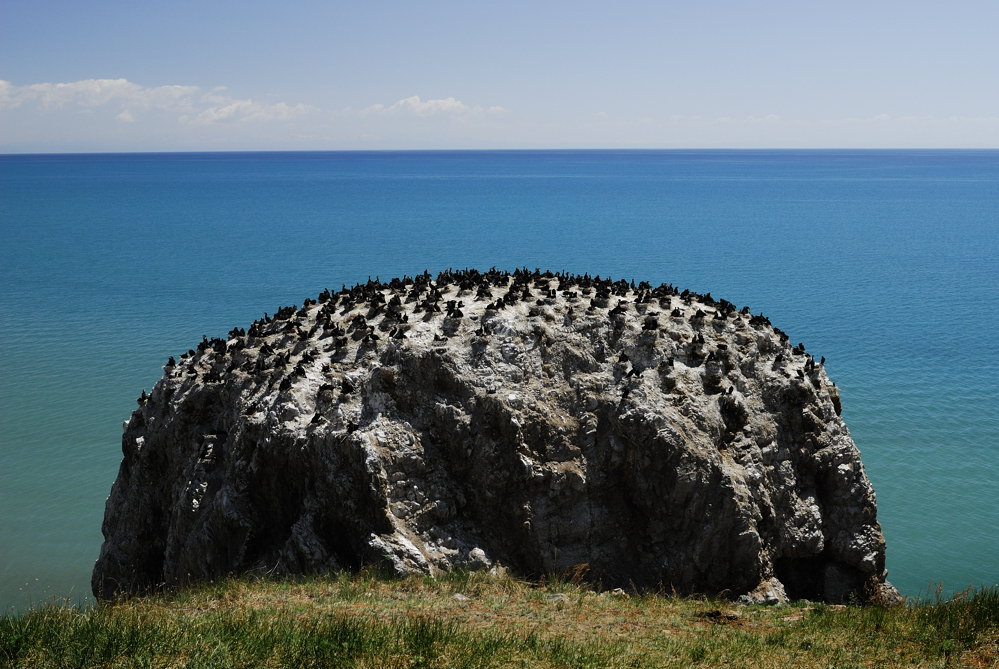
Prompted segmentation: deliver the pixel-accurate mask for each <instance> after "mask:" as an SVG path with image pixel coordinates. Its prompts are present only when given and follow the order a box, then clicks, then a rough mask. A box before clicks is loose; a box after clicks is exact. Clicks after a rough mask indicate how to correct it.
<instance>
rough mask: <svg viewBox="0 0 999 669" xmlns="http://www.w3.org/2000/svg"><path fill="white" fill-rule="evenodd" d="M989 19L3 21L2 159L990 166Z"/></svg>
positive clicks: (997, 47)
mask: <svg viewBox="0 0 999 669" xmlns="http://www.w3.org/2000/svg"><path fill="white" fill-rule="evenodd" d="M997 30H999V2H995V1H994V0H989V1H973V2H960V1H955V2H951V3H943V2H921V1H918V0H915V1H911V0H910V1H908V2H896V1H887V2H878V1H876V0H868V1H867V2H854V1H852V0H846V1H840V2H835V3H818V2H806V1H804V0H798V1H796V2H790V1H785V0H779V1H773V2H768V1H766V0H759V1H756V2H749V1H748V0H738V1H735V0H733V1H727V2H721V1H717V0H702V1H700V2H693V1H690V2H666V1H660V2H627V1H622V2H617V3H610V2H607V1H606V0H605V1H604V2H586V1H581V2H560V1H559V2H543V1H541V0H535V2H521V1H520V0H512V1H508V2H503V3H480V2H473V1H472V0H466V1H464V2H450V1H447V2H443V1H434V0H428V1H426V2H413V1H412V0H410V1H408V2H396V1H380V0H369V1H368V2H364V3H360V2H334V1H327V2H312V1H305V2H294V1H291V0H289V1H287V2H270V1H263V0H241V1H240V2H233V1H230V0H199V1H198V2H194V1H189V0H173V1H172V2H163V3H152V2H136V1H135V0H131V1H129V2H118V1H102V0H95V1H93V2H87V3H84V2H78V1H73V2H69V1H62V0H32V1H31V2H28V1H20V0H19V1H17V2H15V1H14V0H0V80H2V82H3V83H0V152H5V153H15V152H52V151H55V152H58V151H189V150H258V149H260V150H282V149H287V150H300V149H423V148H441V149H455V148H458V149H460V148H591V147H606V148H701V147H703V148H714V147H735V148H751V147H776V148H806V147H833V148H852V147H877V148H880V147H902V148H905V147H955V148H965V147H966V148H999V40H997V39H996V37H995V34H996V32H997Z"/></svg>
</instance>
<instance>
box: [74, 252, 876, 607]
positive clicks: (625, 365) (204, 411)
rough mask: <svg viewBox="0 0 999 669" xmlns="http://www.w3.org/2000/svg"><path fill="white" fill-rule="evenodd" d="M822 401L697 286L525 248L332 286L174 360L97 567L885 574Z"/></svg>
mask: <svg viewBox="0 0 999 669" xmlns="http://www.w3.org/2000/svg"><path fill="white" fill-rule="evenodd" d="M839 413H840V399H839V394H838V391H837V390H836V388H835V386H834V385H833V384H832V383H831V382H830V381H829V379H828V378H827V377H826V374H825V371H824V369H823V365H822V364H821V361H816V360H814V359H813V358H812V357H811V356H810V355H809V354H808V353H806V352H805V350H804V347H803V346H800V345H799V346H795V347H792V346H791V345H790V343H789V342H788V340H787V337H786V335H784V333H782V332H781V331H780V330H778V329H776V328H774V327H773V326H772V325H771V324H770V322H769V321H768V320H767V319H766V318H764V317H762V316H753V315H751V314H750V313H749V311H748V309H742V310H737V309H736V308H735V306H734V305H732V304H730V303H728V302H726V301H724V300H715V299H714V298H712V297H711V296H710V294H708V295H698V294H694V293H690V292H687V291H683V292H679V291H677V290H676V289H674V288H673V287H672V286H666V285H664V286H659V287H657V288H653V287H651V286H649V285H647V284H639V285H637V286H636V285H635V284H634V283H627V282H624V281H619V282H611V281H610V280H608V279H600V278H598V277H589V276H586V275H584V276H569V275H564V274H551V273H542V272H538V271H535V272H525V271H520V272H516V273H513V274H509V273H506V272H497V271H490V272H486V273H480V272H476V271H463V272H445V273H443V274H441V275H439V276H438V277H436V279H434V278H432V277H431V276H429V275H427V274H424V275H420V276H417V277H414V278H409V277H406V278H404V279H401V280H393V281H392V282H389V283H378V282H369V283H367V284H362V285H359V286H355V287H353V288H350V289H347V288H344V289H343V290H341V291H339V292H334V293H331V292H329V291H326V292H324V293H323V294H322V295H321V296H320V297H319V299H318V300H315V301H314V300H307V301H306V303H305V305H303V306H302V307H301V308H296V307H288V308H282V309H280V310H279V311H278V313H277V314H275V316H273V317H270V316H265V317H264V318H262V319H260V320H258V321H256V322H255V323H254V324H253V325H252V326H251V327H250V328H249V329H248V330H245V331H244V330H241V329H238V328H237V329H235V330H233V331H232V332H231V333H230V336H229V338H228V340H221V339H214V340H206V341H204V342H202V344H201V345H200V346H199V347H198V350H196V351H192V352H190V353H189V354H185V355H183V356H181V358H180V359H179V360H177V361H174V360H173V359H171V361H170V362H168V365H167V366H166V367H165V374H164V376H163V378H162V379H160V381H159V382H158V383H157V384H156V385H155V387H154V388H153V390H152V393H151V394H150V395H149V396H148V397H146V396H145V394H144V396H143V397H141V398H140V407H139V408H138V409H137V410H136V411H135V412H134V413H133V415H132V417H131V419H130V420H129V421H128V423H127V424H126V426H125V430H124V435H123V437H122V451H123V455H124V457H123V461H122V464H121V468H120V471H119V474H118V478H117V480H116V481H115V483H114V487H113V488H112V490H111V495H110V497H109V499H108V502H107V508H106V515H105V520H104V526H103V531H104V536H105V542H104V545H103V547H102V550H101V554H100V558H99V559H98V562H97V565H96V567H95V569H94V574H93V589H94V592H95V594H96V595H97V596H98V597H99V598H111V597H115V596H119V595H127V594H132V593H139V592H144V591H147V590H149V589H151V588H155V587H157V586H160V585H164V584H166V585H173V584H179V583H184V582H188V581H192V580H200V579H209V578H214V577H218V576H222V575H225V574H229V573H233V572H244V571H253V570H259V571H261V572H269V573H309V572H321V571H328V570H335V569H357V568H360V567H361V566H363V565H367V564H380V565H383V566H386V567H388V568H390V569H392V570H394V571H396V572H398V573H406V572H420V573H430V574H433V573H436V572H439V571H441V570H450V569H488V568H493V567H496V568H505V569H509V570H511V571H513V572H515V573H518V574H521V575H523V576H527V577H532V576H540V575H543V574H552V573H564V572H568V571H573V572H574V573H579V572H580V571H581V570H583V571H585V572H586V574H587V575H588V577H589V578H590V579H591V580H592V581H594V582H596V583H599V584H601V585H602V586H603V587H605V588H614V587H618V586H621V587H627V588H631V587H638V588H649V589H659V588H662V589H665V590H667V591H672V590H675V591H678V592H683V593H694V592H698V593H712V594H715V593H724V594H727V595H729V596H731V597H733V598H735V597H740V596H741V597H744V601H783V600H785V599H787V598H809V599H825V600H828V601H833V602H840V601H845V600H848V599H850V598H856V599H859V600H861V601H862V600H865V599H868V598H870V597H873V596H877V594H878V593H883V592H886V591H890V586H889V585H887V583H886V582H885V569H884V552H885V546H884V539H883V537H882V534H881V529H880V527H879V525H878V522H877V517H876V515H877V514H876V504H875V497H874V492H873V490H872V489H871V485H870V482H869V481H868V479H867V477H866V475H865V473H864V467H863V465H862V464H861V461H860V455H859V453H858V451H857V448H856V446H855V445H854V443H853V441H852V440H851V438H850V435H849V431H848V430H847V428H846V425H845V424H844V423H843V421H842V420H841V418H840V416H839ZM581 565H585V566H581Z"/></svg>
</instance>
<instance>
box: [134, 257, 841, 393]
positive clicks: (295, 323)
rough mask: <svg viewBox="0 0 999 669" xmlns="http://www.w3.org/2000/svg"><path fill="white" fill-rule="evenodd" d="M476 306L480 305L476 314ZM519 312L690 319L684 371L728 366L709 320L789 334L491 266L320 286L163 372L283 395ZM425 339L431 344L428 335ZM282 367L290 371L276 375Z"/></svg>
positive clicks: (722, 311) (691, 306) (758, 318)
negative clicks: (309, 380) (257, 379)
mask: <svg viewBox="0 0 999 669" xmlns="http://www.w3.org/2000/svg"><path fill="white" fill-rule="evenodd" d="M482 302H485V303H486V304H485V305H484V307H483V306H482V305H481V303H482ZM518 305H524V306H525V307H526V311H527V314H526V317H527V318H536V317H538V316H541V315H543V310H544V309H545V308H546V307H548V308H549V309H548V317H549V318H551V317H552V315H553V312H552V311H551V308H552V307H555V306H557V305H560V308H562V309H563V310H564V311H563V313H561V314H559V316H560V318H562V319H563V321H564V322H565V323H566V324H569V323H571V322H573V321H574V320H575V319H577V318H582V317H590V318H593V317H599V314H600V313H601V312H605V313H606V317H607V319H608V321H609V325H610V326H611V328H612V332H613V333H614V334H615V335H617V336H620V333H621V331H622V330H623V329H624V328H625V326H626V324H627V322H628V316H629V314H632V313H633V314H636V316H637V317H638V319H637V320H640V323H641V325H640V328H639V332H640V333H641V334H644V335H648V336H653V337H654V336H657V335H658V333H660V332H668V331H669V329H670V324H669V323H667V324H666V325H664V324H663V322H662V319H667V321H668V320H673V321H682V320H683V319H689V322H690V324H691V325H692V326H693V327H694V328H695V330H696V331H697V332H696V334H695V335H694V337H693V338H692V339H691V340H690V341H689V342H687V343H686V344H685V345H684V346H682V347H680V348H679V349H678V351H677V354H678V355H682V358H681V360H683V362H684V363H685V364H687V365H688V366H699V365H702V364H716V365H718V364H721V365H722V366H725V364H727V361H728V357H727V348H728V347H727V345H726V344H725V343H722V342H720V341H719V342H712V343H711V345H709V342H708V341H707V340H706V339H705V337H704V334H703V333H704V331H705V330H704V328H705V326H707V325H708V324H709V323H710V325H711V326H714V327H717V328H724V327H726V326H728V325H729V324H736V323H737V324H738V325H739V326H740V327H744V326H748V327H751V328H755V329H770V330H772V331H773V332H774V333H775V334H776V336H777V337H778V339H779V341H780V342H781V344H783V345H784V348H785V350H786V348H787V347H786V344H787V341H788V336H787V335H786V334H785V333H784V332H782V331H781V330H779V329H778V328H776V327H773V326H772V324H771V323H770V320H769V319H768V318H766V317H765V316H763V315H753V314H751V313H750V311H749V307H743V308H742V309H737V308H736V306H735V305H734V304H732V303H731V302H729V301H727V300H724V299H715V298H714V297H712V295H711V293H704V294H699V293H695V292H692V291H690V290H682V291H681V290H679V289H677V288H675V287H674V286H673V285H671V284H661V285H659V286H656V287H653V286H651V285H650V284H649V283H647V282H645V281H643V282H640V283H638V284H636V283H635V282H634V281H625V280H617V281H614V280H612V279H610V278H601V277H600V276H590V275H589V274H582V275H578V274H570V273H567V272H550V271H544V272H542V271H541V270H539V269H535V270H534V271H530V270H527V269H518V270H516V271H514V272H507V271H502V270H497V269H495V268H493V269H490V270H488V271H485V272H483V271H479V270H475V269H464V270H452V269H448V270H445V271H443V272H440V273H439V274H438V275H437V277H436V278H434V277H433V276H432V275H431V274H430V273H429V272H427V271H424V272H423V273H422V274H419V275H416V276H403V277H402V278H401V279H399V278H394V279H392V280H391V281H389V282H382V281H380V280H379V279H378V278H377V277H376V278H375V279H371V278H370V277H369V279H368V281H367V282H365V283H359V284H356V285H354V286H353V287H350V288H348V287H347V286H345V285H344V286H342V287H341V289H340V290H339V291H331V290H329V289H326V290H324V291H323V292H322V293H320V294H319V296H318V298H317V299H311V298H310V299H306V300H305V301H304V302H303V303H302V306H301V307H297V306H282V307H279V308H278V309H277V311H276V312H274V314H273V315H272V316H271V315H268V314H267V313H265V314H264V315H263V317H262V318H260V319H257V320H255V321H254V322H253V323H252V324H251V325H250V327H249V328H247V329H245V330H244V329H242V328H238V327H237V328H233V329H232V330H230V331H229V335H228V339H227V340H224V339H221V338H208V337H207V336H206V337H203V338H202V341H201V342H200V343H199V344H198V346H197V349H196V350H194V349H191V350H189V351H187V352H186V353H183V354H182V355H181V356H180V358H181V360H180V362H178V361H177V360H175V359H174V357H173V356H171V357H170V358H169V360H168V361H167V364H166V366H165V367H164V370H165V371H166V373H167V375H168V376H173V377H177V376H180V375H182V374H186V375H187V376H192V377H196V376H199V375H200V380H201V381H203V382H204V383H223V382H224V381H225V379H226V376H227V375H229V374H233V373H235V372H237V371H239V372H243V373H246V374H261V375H262V374H263V373H264V372H266V371H270V370H273V371H275V372H278V374H269V375H268V376H269V377H270V379H271V380H270V383H273V382H274V379H275V378H280V382H279V384H278V387H279V389H280V390H288V389H289V388H291V387H292V385H293V384H294V382H295V379H296V378H298V377H303V376H305V374H306V372H307V370H308V368H309V366H310V365H312V363H314V362H315V361H316V360H318V359H320V358H322V359H323V360H325V362H323V363H322V367H321V369H322V371H323V372H324V373H326V374H331V373H332V367H331V364H333V363H335V362H341V361H343V360H345V359H346V356H347V354H348V351H349V350H355V349H353V348H352V347H351V342H354V343H356V350H355V356H356V357H355V359H360V357H362V356H363V355H365V354H368V353H370V352H372V351H375V350H377V349H378V347H379V345H380V344H381V343H382V342H383V341H386V340H387V341H399V340H404V339H407V338H409V337H410V336H411V335H412V334H414V333H416V332H419V333H422V334H424V335H429V334H430V332H433V339H432V342H433V344H440V343H442V342H446V341H448V340H449V339H451V338H452V337H454V336H455V335H456V334H457V333H458V331H459V330H460V328H461V327H462V324H463V323H465V324H467V325H469V326H471V325H475V326H476V327H475V329H474V330H473V333H474V335H475V337H476V339H477V340H478V341H481V340H482V339H484V338H488V337H489V336H490V335H491V334H493V331H492V327H491V325H490V318H489V316H490V314H491V313H502V312H504V311H506V310H509V309H511V308H515V307H517V306H518ZM691 311H692V313H691ZM313 312H314V316H313V315H312V314H313ZM466 314H467V316H466ZM688 314H689V315H688ZM411 319H412V320H411ZM437 319H440V324H441V327H440V329H439V330H438V331H433V327H432V326H427V325H426V324H430V323H433V322H435V321H436V320H437ZM466 321H467V323H466ZM475 321H477V323H475ZM421 323H422V324H424V325H420V324H421ZM428 327H429V329H428ZM427 339H428V341H429V336H428V337H427ZM254 349H256V351H254ZM790 355H791V356H804V365H803V366H797V368H796V373H797V375H798V377H799V378H800V379H805V378H806V375H808V376H809V377H811V378H812V382H813V384H816V385H817V383H818V381H817V378H816V375H817V371H818V369H819V367H821V366H822V365H823V364H824V363H825V358H822V359H821V360H820V361H819V362H818V363H816V362H815V360H814V358H812V356H811V355H808V354H807V353H806V352H805V348H804V345H803V344H798V345H797V346H795V347H793V348H791V349H790ZM784 356H785V354H784V353H783V352H778V353H777V355H776V357H775V359H774V361H773V369H774V370H777V369H779V368H781V367H782V365H783V363H784V360H785V357H784ZM622 358H623V359H622V360H621V362H627V356H625V355H624V354H623V353H622ZM293 359H294V360H295V362H294V365H292V360H293ZM674 364H675V358H674V356H672V355H671V356H669V357H668V358H667V359H665V360H663V361H662V362H661V363H660V365H659V367H660V370H661V371H662V370H668V369H669V368H672V367H673V365H674ZM288 366H291V370H290V371H288V372H287V373H284V370H285V369H286V368H287V367H288ZM182 367H186V371H185V372H182V371H181V368H182ZM206 367H207V369H205V368H206ZM644 371H645V370H644V369H637V368H635V367H632V366H630V364H629V366H628V368H627V369H626V370H625V371H624V373H623V374H624V376H633V375H638V374H641V373H642V372H644ZM715 376H717V375H715ZM338 385H339V387H340V390H341V392H342V393H350V392H352V391H353V390H354V388H353V387H352V382H351V381H350V380H349V379H348V377H347V376H346V375H343V377H342V378H341V379H340V380H339V384H338ZM332 388H333V386H332V384H324V385H323V386H322V387H321V388H320V392H323V391H324V389H325V390H326V391H329V390H331V389H332ZM732 391H733V388H732V387H731V386H729V387H728V388H727V390H722V389H721V387H720V386H719V387H718V388H717V389H716V390H715V392H727V393H729V394H731V393H732ZM148 398H149V395H147V394H146V392H145V390H143V391H142V395H140V396H139V398H138V403H139V405H140V406H141V405H142V404H144V403H145V402H146V401H147V400H148Z"/></svg>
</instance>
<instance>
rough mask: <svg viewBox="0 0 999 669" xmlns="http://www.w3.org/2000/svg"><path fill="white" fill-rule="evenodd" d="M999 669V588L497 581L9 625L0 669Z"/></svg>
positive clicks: (418, 581)
mask: <svg viewBox="0 0 999 669" xmlns="http://www.w3.org/2000/svg"><path fill="white" fill-rule="evenodd" d="M720 665H729V666H738V667H781V668H782V669H784V668H788V667H855V666H857V667H886V666H926V667H936V666H968V667H995V666H999V590H997V589H995V588H991V589H986V590H980V591H977V592H969V593H965V594H963V595H959V596H958V597H955V598H954V599H952V600H950V601H940V600H938V601H935V602H923V603H910V604H909V605H906V606H896V607H892V608H881V607H874V606H872V607H853V606H846V607H844V606H827V605H822V604H815V603H807V602H802V603H797V604H794V605H791V606H779V607H765V606H739V605H735V604H732V603H730V602H726V601H716V600H708V599H690V598H678V597H668V596H658V595H629V594H625V593H622V592H620V591H617V592H614V593H608V592H602V593H597V592H593V591H592V590H589V589H588V588H587V587H586V586H580V585H575V584H573V583H567V582H552V583H546V584H542V585H538V584H530V583H524V582H522V581H518V580H516V579H513V578H511V577H507V576H489V575H486V574H482V573H473V574H468V573H462V574H450V575H447V576H444V577H442V578H439V579H437V580H434V579H430V578H419V577H410V578H405V579H391V578H384V577H378V576H376V575H372V574H361V575H353V576H350V575H336V576H328V577H316V578H310V579H302V580H288V581H270V580H253V579H237V580H231V581H227V582H224V583H216V584H212V585H208V586H202V587H198V588H192V589H189V590H184V591H181V592H178V593H173V594H171V595H160V596H151V597H146V598H141V599H134V600H131V601H126V602H121V603H117V604H113V605H102V606H98V607H95V608H89V609H82V610H81V609H77V608H70V607H60V606H54V605H53V606H46V607H44V608H40V609H36V610H33V611H30V612H28V613H26V614H24V615H20V616H5V617H2V618H0V667H32V668H36V667H295V668H296V669H304V668H306V667H690V666H704V667H715V666H720Z"/></svg>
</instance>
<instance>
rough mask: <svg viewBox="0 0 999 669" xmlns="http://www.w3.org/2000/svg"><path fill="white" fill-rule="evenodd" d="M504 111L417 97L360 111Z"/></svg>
mask: <svg viewBox="0 0 999 669" xmlns="http://www.w3.org/2000/svg"><path fill="white" fill-rule="evenodd" d="M504 111H506V110H505V109H504V108H503V107H499V106H494V107H488V108H487V107H480V106H474V107H471V106H469V105H467V104H465V103H464V102H462V101H461V100H458V99H456V98H453V97H452V98H436V99H431V100H423V99H421V98H420V96H419V95H412V96H410V97H408V98H403V99H401V100H396V101H395V102H393V103H392V104H390V105H383V104H375V105H371V106H370V107H366V108H364V109H362V110H361V114H362V115H370V114H411V115H415V116H437V115H451V116H460V115H466V114H497V113H501V112H504Z"/></svg>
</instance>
